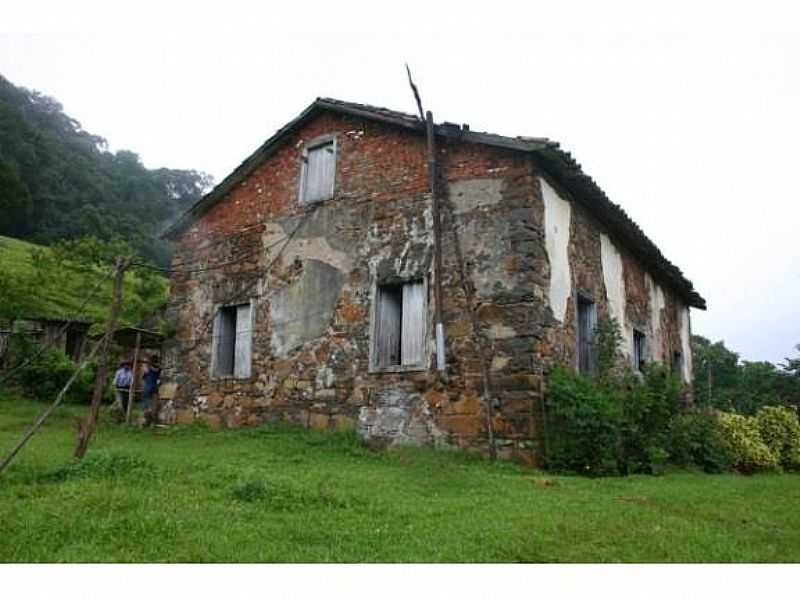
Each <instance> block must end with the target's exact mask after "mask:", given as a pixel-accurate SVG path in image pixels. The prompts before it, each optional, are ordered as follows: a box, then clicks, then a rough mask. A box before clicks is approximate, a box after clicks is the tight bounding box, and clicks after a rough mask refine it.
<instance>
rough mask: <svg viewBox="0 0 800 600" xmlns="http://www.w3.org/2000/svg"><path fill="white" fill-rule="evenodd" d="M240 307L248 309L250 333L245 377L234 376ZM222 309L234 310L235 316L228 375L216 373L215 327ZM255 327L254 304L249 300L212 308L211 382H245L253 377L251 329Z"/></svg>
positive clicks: (217, 337) (217, 349) (216, 345)
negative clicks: (248, 360)
mask: <svg viewBox="0 0 800 600" xmlns="http://www.w3.org/2000/svg"><path fill="white" fill-rule="evenodd" d="M241 306H247V307H249V309H250V311H249V320H250V323H249V332H250V363H249V365H248V374H247V375H237V374H236V330H237V329H238V325H239V319H238V309H239V307H241ZM224 309H236V311H237V316H236V319H235V320H234V328H233V333H234V335H233V365H232V371H231V372H230V373H217V356H218V354H219V335H218V332H217V327H218V326H219V325H218V323H219V318H220V317H219V315H220V311H222V310H224ZM254 325H255V302H254V301H253V299H252V298H251V299H250V300H247V301H246V302H229V303H225V304H217V305H215V308H214V321H213V326H212V330H211V360H209V379H210V380H211V381H222V380H231V379H235V380H239V381H243V380H247V379H251V378H252V377H253V329H254Z"/></svg>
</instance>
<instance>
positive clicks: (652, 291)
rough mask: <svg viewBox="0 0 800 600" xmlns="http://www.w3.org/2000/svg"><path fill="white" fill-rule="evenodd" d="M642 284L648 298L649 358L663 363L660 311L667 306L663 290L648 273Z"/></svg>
mask: <svg viewBox="0 0 800 600" xmlns="http://www.w3.org/2000/svg"><path fill="white" fill-rule="evenodd" d="M644 282H645V285H646V286H647V291H648V293H649V296H650V336H651V339H652V344H650V352H651V358H652V359H653V360H655V361H657V362H664V336H663V334H662V331H661V311H663V310H664V308H665V307H666V305H667V303H666V301H665V299H664V290H662V289H661V286H659V285H658V284H657V283H656V282H655V281H653V278H652V277H650V274H649V273H645V274H644Z"/></svg>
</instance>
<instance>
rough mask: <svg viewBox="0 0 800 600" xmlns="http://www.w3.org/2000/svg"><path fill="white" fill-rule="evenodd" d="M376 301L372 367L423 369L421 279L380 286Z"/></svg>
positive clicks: (423, 331)
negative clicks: (373, 365)
mask: <svg viewBox="0 0 800 600" xmlns="http://www.w3.org/2000/svg"><path fill="white" fill-rule="evenodd" d="M376 301H377V305H376V307H375V308H376V310H375V318H376V322H375V338H374V340H373V344H374V348H373V353H374V364H375V366H376V367H379V368H383V367H417V368H422V367H423V363H424V343H425V286H424V285H423V283H422V281H410V282H407V283H404V284H397V285H380V286H378V290H377V299H376Z"/></svg>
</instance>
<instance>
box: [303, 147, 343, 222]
mask: <svg viewBox="0 0 800 600" xmlns="http://www.w3.org/2000/svg"><path fill="white" fill-rule="evenodd" d="M328 144H331V145H332V148H333V178H332V180H331V187H330V194H329V195H328V196H327V197H325V198H320V199H319V200H306V199H305V194H306V174H307V173H308V156H309V154H310V153H311V152H312V151H313V150H315V149H317V148H319V147H321V146H327V145H328ZM338 146H339V145H338V143H337V141H336V135H335V134H325V135H320V136H317V137H315V138H313V139H312V140H310V141H309V142H308V143H306V144H305V145H304V147H303V151H302V152H301V153H300V180H299V181H298V184H297V188H298V192H297V201H298V203H299V204H301V205H303V206H309V205H312V204H319V203H320V202H326V201H328V200H331V199H332V198H333V197H334V195H335V194H336V171H337V168H336V167H337V163H338V162H339V147H338Z"/></svg>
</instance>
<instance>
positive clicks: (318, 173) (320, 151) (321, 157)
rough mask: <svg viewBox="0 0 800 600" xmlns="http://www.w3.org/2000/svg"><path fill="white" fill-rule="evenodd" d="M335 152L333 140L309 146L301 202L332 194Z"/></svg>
mask: <svg viewBox="0 0 800 600" xmlns="http://www.w3.org/2000/svg"><path fill="white" fill-rule="evenodd" d="M335 173H336V152H335V150H334V147H333V142H328V143H325V144H322V145H320V146H316V147H314V148H311V149H310V150H309V151H308V155H307V156H306V170H305V181H304V184H303V185H304V187H303V202H319V201H321V200H327V199H328V198H331V197H332V196H333V182H334V176H335Z"/></svg>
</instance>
